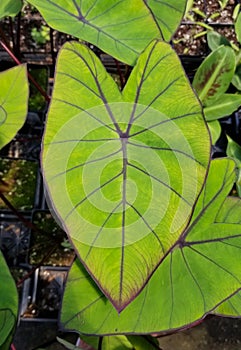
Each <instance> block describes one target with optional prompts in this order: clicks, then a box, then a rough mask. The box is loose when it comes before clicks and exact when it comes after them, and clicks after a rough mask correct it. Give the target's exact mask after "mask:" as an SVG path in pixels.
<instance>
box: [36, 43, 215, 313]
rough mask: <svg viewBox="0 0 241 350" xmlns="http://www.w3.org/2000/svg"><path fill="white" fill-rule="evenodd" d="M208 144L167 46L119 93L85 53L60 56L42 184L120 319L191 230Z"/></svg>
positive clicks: (150, 50) (75, 49)
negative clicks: (187, 228) (189, 224)
mask: <svg viewBox="0 0 241 350" xmlns="http://www.w3.org/2000/svg"><path fill="white" fill-rule="evenodd" d="M69 62H75V65H73V66H70V65H69ZM163 77H165V78H163ZM64 87H65V89H64ZM66 87H67V89H66ZM90 87H91V88H90ZM181 96H185V98H184V99H183V100H182V104H180V103H179V99H180V97H181ZM170 101H172V104H171V105H170ZM56 118H57V120H56ZM174 135H175V137H173V136H174ZM200 137H202V140H203V143H202V145H199V147H198V149H197V148H196V139H198V138H200ZM209 142H210V141H209V135H208V132H207V129H206V125H205V123H204V121H203V119H202V115H201V109H200V105H199V103H198V101H197V99H196V97H195V95H194V93H193V91H192V89H191V88H190V85H189V83H188V81H187V78H186V76H185V74H184V72H183V70H182V68H181V66H180V62H179V60H178V58H177V56H176V54H175V52H174V51H173V50H172V49H171V47H170V46H169V45H168V44H166V43H163V42H159V41H155V42H153V43H151V44H150V45H149V46H148V47H147V49H146V50H145V51H144V52H143V53H142V54H141V55H140V57H139V60H138V62H137V64H136V66H135V68H134V69H133V71H132V73H131V75H130V77H129V79H128V82H127V84H126V86H125V88H124V90H123V92H122V93H121V92H120V91H119V89H118V87H117V85H116V84H115V83H114V81H113V80H112V78H111V77H110V76H109V75H108V74H107V73H106V71H105V69H104V67H103V66H102V64H101V62H100V61H99V60H98V59H97V57H96V56H95V55H94V54H93V53H92V51H91V50H89V49H88V48H86V47H85V46H84V45H81V44H78V43H67V44H66V45H65V46H64V48H63V49H62V50H61V52H60V55H59V58H58V64H57V69H56V81H55V87H54V91H53V101H52V104H51V107H50V109H49V114H48V121H47V128H46V132H45V137H44V152H43V172H44V178H45V181H46V183H47V185H48V191H49V194H50V196H51V200H52V202H53V203H54V206H55V208H56V210H57V211H58V215H59V217H60V218H61V220H62V223H63V224H64V225H65V228H66V229H67V232H68V234H69V235H70V237H71V240H72V242H73V243H74V245H75V248H76V250H77V251H78V255H79V256H80V258H81V260H82V261H83V262H84V264H85V266H86V267H87V269H88V271H89V272H90V273H91V274H92V276H93V277H94V279H95V280H96V281H98V283H99V285H100V286H101V288H102V289H103V290H104V291H105V293H106V295H108V296H109V298H110V299H111V300H112V302H113V304H114V305H115V307H116V308H117V309H118V310H122V309H123V308H124V307H125V306H126V305H127V304H128V303H130V302H131V301H132V300H133V299H134V298H135V296H136V295H137V294H139V292H140V291H141V289H142V288H143V286H144V284H145V283H146V282H147V281H148V280H149V278H150V276H151V274H152V273H153V271H154V270H155V269H156V267H157V266H158V264H159V263H160V261H161V260H162V259H163V257H164V255H165V254H166V253H167V252H168V250H169V249H170V248H171V246H172V245H173V244H174V243H175V241H176V239H177V237H178V236H179V235H180V233H181V232H182V231H183V229H184V228H185V226H186V225H187V222H188V220H189V218H190V215H191V212H192V206H193V204H194V203H195V200H196V198H197V196H198V194H199V192H200V189H201V186H202V183H203V181H204V178H205V176H206V171H207V166H208V163H209V156H210V144H209ZM80 155H81V156H80ZM60 160H61V161H60ZM163 167H164V168H165V169H166V170H165V171H163ZM186 167H188V169H189V172H185V171H183V169H184V168H186ZM80 179H82V180H80ZM76 182H78V184H79V185H78V188H76V187H73V184H74V183H76ZM98 182H99V183H98ZM134 183H135V188H134V189H133V185H131V184H134ZM120 189H121V190H120ZM156 208H158V210H157V209H156ZM83 228H84V229H83ZM170 232H171V234H170ZM95 261H98V264H95ZM139 266H142V269H140V268H139ZM130 276H132V277H131V278H130ZM113 285H114V286H115V288H113Z"/></svg>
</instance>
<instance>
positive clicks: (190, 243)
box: [183, 224, 241, 248]
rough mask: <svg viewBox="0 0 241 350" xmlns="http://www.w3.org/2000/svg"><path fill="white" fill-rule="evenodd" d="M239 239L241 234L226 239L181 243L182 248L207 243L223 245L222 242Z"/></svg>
mask: <svg viewBox="0 0 241 350" xmlns="http://www.w3.org/2000/svg"><path fill="white" fill-rule="evenodd" d="M231 225H232V224H231ZM239 237H241V234H237V235H232V236H226V237H218V238H210V239H204V240H202V241H201V240H200V241H185V242H184V243H183V246H184V247H191V246H193V245H199V244H206V243H209V244H210V243H225V242H224V241H226V240H229V239H235V238H239ZM226 244H228V243H227V242H226ZM236 248H237V247H236Z"/></svg>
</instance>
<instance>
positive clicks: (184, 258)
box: [181, 249, 207, 313]
mask: <svg viewBox="0 0 241 350" xmlns="http://www.w3.org/2000/svg"><path fill="white" fill-rule="evenodd" d="M181 254H182V257H183V260H184V264H185V265H186V268H187V271H188V272H189V274H190V275H191V278H192V279H193V281H194V283H195V284H196V286H197V288H198V290H199V292H200V294H201V297H202V300H203V312H204V313H205V312H207V308H206V300H205V297H204V294H203V291H202V288H201V286H200V284H199V283H198V281H197V279H196V277H195V276H194V274H193V272H192V270H191V267H190V265H189V264H188V262H187V259H186V257H185V254H184V250H183V249H181Z"/></svg>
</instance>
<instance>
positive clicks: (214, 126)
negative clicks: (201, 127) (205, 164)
mask: <svg viewBox="0 0 241 350" xmlns="http://www.w3.org/2000/svg"><path fill="white" fill-rule="evenodd" d="M208 128H209V131H210V134H211V139H212V145H215V143H216V142H217V141H218V139H219V137H220V134H221V131H222V129H221V125H220V123H219V121H218V120H213V121H212V122H208Z"/></svg>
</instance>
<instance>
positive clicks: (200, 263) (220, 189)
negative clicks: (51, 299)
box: [61, 159, 241, 335]
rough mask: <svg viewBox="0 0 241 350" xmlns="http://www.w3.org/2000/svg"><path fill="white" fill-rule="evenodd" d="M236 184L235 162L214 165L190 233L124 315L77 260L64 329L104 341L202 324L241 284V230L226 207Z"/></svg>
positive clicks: (66, 301) (70, 279)
mask: <svg viewBox="0 0 241 350" xmlns="http://www.w3.org/2000/svg"><path fill="white" fill-rule="evenodd" d="M217 174H219V176H218V177H217ZM234 179H235V164H234V162H233V161H231V160H229V159H220V160H214V161H212V162H211V168H210V171H209V175H208V178H207V181H206V184H205V187H204V189H203V191H202V193H201V195H200V197H199V199H198V201H197V204H196V206H195V210H194V213H193V216H192V220H191V222H190V224H189V226H188V228H187V229H186V230H185V231H184V233H183V234H182V235H181V236H180V238H179V240H178V241H177V243H176V245H174V246H173V248H172V249H171V251H170V252H169V254H168V255H167V256H166V258H165V260H164V261H163V262H162V263H161V264H160V266H159V267H158V269H157V270H156V272H155V273H154V274H153V276H152V278H151V279H150V281H149V283H148V285H147V286H146V287H145V288H144V289H143V291H142V292H141V293H140V295H139V296H138V297H137V298H136V299H135V300H134V301H133V302H132V303H131V304H130V305H129V306H127V308H126V309H125V310H123V311H122V312H121V314H118V312H117V311H116V310H115V309H114V308H113V306H112V305H111V303H110V302H109V300H108V299H107V298H106V297H105V296H104V295H103V293H102V292H101V291H100V289H99V288H98V287H97V286H96V284H95V283H94V282H93V280H92V279H91V277H90V275H88V273H86V271H85V269H84V268H83V266H82V265H81V263H80V262H79V261H78V260H77V261H76V262H75V263H74V265H73V266H72V268H71V270H70V274H69V277H68V281H67V285H66V290H65V295H64V301H63V308H62V315H61V322H62V326H63V327H64V328H66V329H76V330H78V332H81V333H82V332H83V333H90V334H91V333H92V334H102V335H103V334H115V333H128V332H134V333H137V334H138V333H143V332H160V331H166V330H170V329H177V328H179V327H183V326H184V325H187V324H190V323H192V322H194V321H196V320H198V319H201V318H202V317H203V316H204V315H206V314H207V313H208V312H210V311H211V310H213V309H214V308H215V306H216V305H217V304H218V303H221V301H222V300H224V299H225V298H228V296H229V295H230V294H232V293H234V292H235V291H236V290H237V289H238V288H239V287H240V278H241V271H240V267H239V264H238V263H237V261H239V260H238V259H239V256H240V247H241V226H240V223H238V222H234V223H233V224H232V225H230V222H229V220H232V214H230V215H231V217H230V216H229V208H228V207H226V205H225V204H223V203H225V199H226V197H227V194H228V193H229V191H230V189H231V188H232V186H233V181H234ZM238 210H240V206H239V209H238V206H237V212H238ZM239 220H240V218H239ZM207 271H208V274H207ZM217 285H218V286H219V288H216V286H217ZM190 290H191V291H192V293H190ZM80 296H81V297H80ZM187 305H188V308H187ZM77 310H78V311H77Z"/></svg>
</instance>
